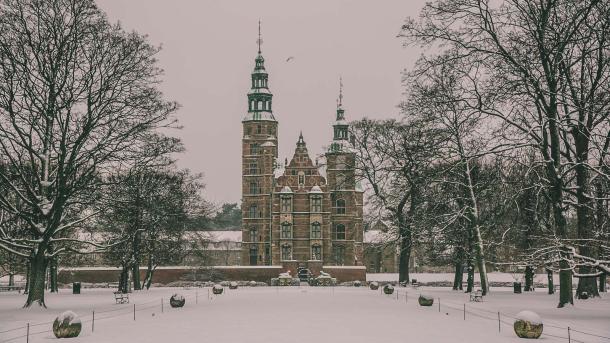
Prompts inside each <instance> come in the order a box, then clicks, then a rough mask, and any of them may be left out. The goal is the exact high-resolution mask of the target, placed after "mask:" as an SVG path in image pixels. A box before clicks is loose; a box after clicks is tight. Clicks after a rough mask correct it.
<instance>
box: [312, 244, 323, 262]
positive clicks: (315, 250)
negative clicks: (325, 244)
mask: <svg viewBox="0 0 610 343" xmlns="http://www.w3.org/2000/svg"><path fill="white" fill-rule="evenodd" d="M311 259H312V260H316V261H319V260H321V259H322V247H321V246H320V245H319V244H316V245H313V246H312V247H311Z"/></svg>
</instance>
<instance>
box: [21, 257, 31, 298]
mask: <svg viewBox="0 0 610 343" xmlns="http://www.w3.org/2000/svg"><path fill="white" fill-rule="evenodd" d="M30 269H31V268H30V261H29V260H28V261H27V263H26V266H25V289H24V290H23V294H28V293H30V291H29V289H30Z"/></svg>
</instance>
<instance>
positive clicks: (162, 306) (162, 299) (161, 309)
mask: <svg viewBox="0 0 610 343" xmlns="http://www.w3.org/2000/svg"><path fill="white" fill-rule="evenodd" d="M161 313H163V298H161Z"/></svg>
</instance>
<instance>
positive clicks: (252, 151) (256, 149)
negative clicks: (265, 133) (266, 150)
mask: <svg viewBox="0 0 610 343" xmlns="http://www.w3.org/2000/svg"><path fill="white" fill-rule="evenodd" d="M260 148H261V147H260V145H259V144H258V143H252V144H250V155H258V154H259V152H260Z"/></svg>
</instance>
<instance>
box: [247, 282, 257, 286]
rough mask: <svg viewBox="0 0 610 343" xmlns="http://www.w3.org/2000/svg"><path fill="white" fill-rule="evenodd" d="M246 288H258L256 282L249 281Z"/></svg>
mask: <svg viewBox="0 0 610 343" xmlns="http://www.w3.org/2000/svg"><path fill="white" fill-rule="evenodd" d="M248 286H250V287H256V286H258V285H257V284H256V281H250V282H249V283H248Z"/></svg>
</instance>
